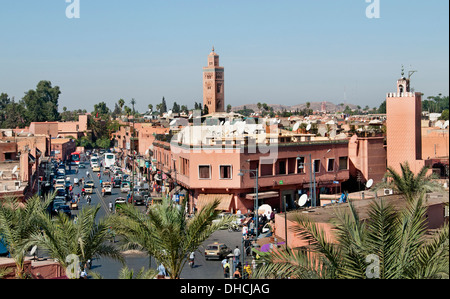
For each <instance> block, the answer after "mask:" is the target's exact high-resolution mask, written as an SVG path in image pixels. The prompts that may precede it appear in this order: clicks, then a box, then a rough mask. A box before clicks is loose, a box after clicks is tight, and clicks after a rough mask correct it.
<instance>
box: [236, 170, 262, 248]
mask: <svg viewBox="0 0 450 299" xmlns="http://www.w3.org/2000/svg"><path fill="white" fill-rule="evenodd" d="M247 172H248V173H253V174H255V176H256V181H255V184H256V185H255V189H256V198H255V200H254V202H253V209H254V211H255V213H256V217H255V225H256V240H258V176H259V173H258V168H256V169H241V170H240V172H239V174H238V176H242V177H243V176H244V173H247Z"/></svg>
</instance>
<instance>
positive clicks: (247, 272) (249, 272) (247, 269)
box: [243, 262, 252, 278]
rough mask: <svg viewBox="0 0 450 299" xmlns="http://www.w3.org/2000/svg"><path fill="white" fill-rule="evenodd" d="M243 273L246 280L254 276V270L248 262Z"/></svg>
mask: <svg viewBox="0 0 450 299" xmlns="http://www.w3.org/2000/svg"><path fill="white" fill-rule="evenodd" d="M243 273H244V278H249V277H251V275H252V268H251V267H250V265H249V264H248V262H246V263H245V266H244V271H243Z"/></svg>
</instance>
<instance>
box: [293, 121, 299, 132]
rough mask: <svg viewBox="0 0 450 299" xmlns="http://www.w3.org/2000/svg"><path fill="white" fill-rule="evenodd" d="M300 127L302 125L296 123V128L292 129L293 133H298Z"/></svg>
mask: <svg viewBox="0 0 450 299" xmlns="http://www.w3.org/2000/svg"><path fill="white" fill-rule="evenodd" d="M299 127H300V123H295V125H294V127H293V128H292V131H297V130H298V128H299Z"/></svg>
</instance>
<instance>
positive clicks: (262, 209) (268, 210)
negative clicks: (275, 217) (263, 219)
mask: <svg viewBox="0 0 450 299" xmlns="http://www.w3.org/2000/svg"><path fill="white" fill-rule="evenodd" d="M270 213H272V207H271V206H269V205H268V204H264V205H261V206H260V207H259V209H258V215H264V214H265V215H266V216H268V217H269V216H270Z"/></svg>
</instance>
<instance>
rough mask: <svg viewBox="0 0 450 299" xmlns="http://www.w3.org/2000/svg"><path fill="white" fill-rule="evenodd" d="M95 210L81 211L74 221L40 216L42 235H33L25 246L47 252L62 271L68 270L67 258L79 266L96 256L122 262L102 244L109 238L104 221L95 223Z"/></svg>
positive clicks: (62, 217) (100, 220) (95, 208)
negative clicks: (32, 246)
mask: <svg viewBox="0 0 450 299" xmlns="http://www.w3.org/2000/svg"><path fill="white" fill-rule="evenodd" d="M99 209H100V206H99V205H97V206H95V207H89V208H88V207H84V208H83V209H82V210H81V211H80V213H79V214H78V217H77V220H76V221H72V220H71V219H70V218H69V217H68V216H67V215H65V214H63V213H59V214H58V215H57V216H56V217H54V218H51V216H50V215H49V214H44V213H42V214H41V215H40V224H41V229H42V231H41V232H38V233H34V234H33V235H32V236H31V240H30V241H29V242H28V244H29V245H37V246H39V247H42V248H44V249H45V250H47V251H48V253H49V255H50V256H51V257H52V258H55V259H57V260H58V262H59V264H60V265H61V267H63V268H64V269H67V268H68V267H69V266H71V263H72V262H73V261H72V260H71V259H68V257H69V256H72V255H76V256H77V257H78V259H79V261H80V262H81V264H82V265H86V263H87V262H88V260H92V259H93V258H94V257H96V256H107V257H110V258H113V259H116V260H119V261H121V262H123V261H124V260H123V257H122V255H121V253H120V251H119V250H118V249H117V248H115V247H114V246H112V245H108V244H107V242H106V241H107V240H108V239H109V237H110V225H109V223H108V219H99V220H96V217H97V214H98V211H99Z"/></svg>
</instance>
